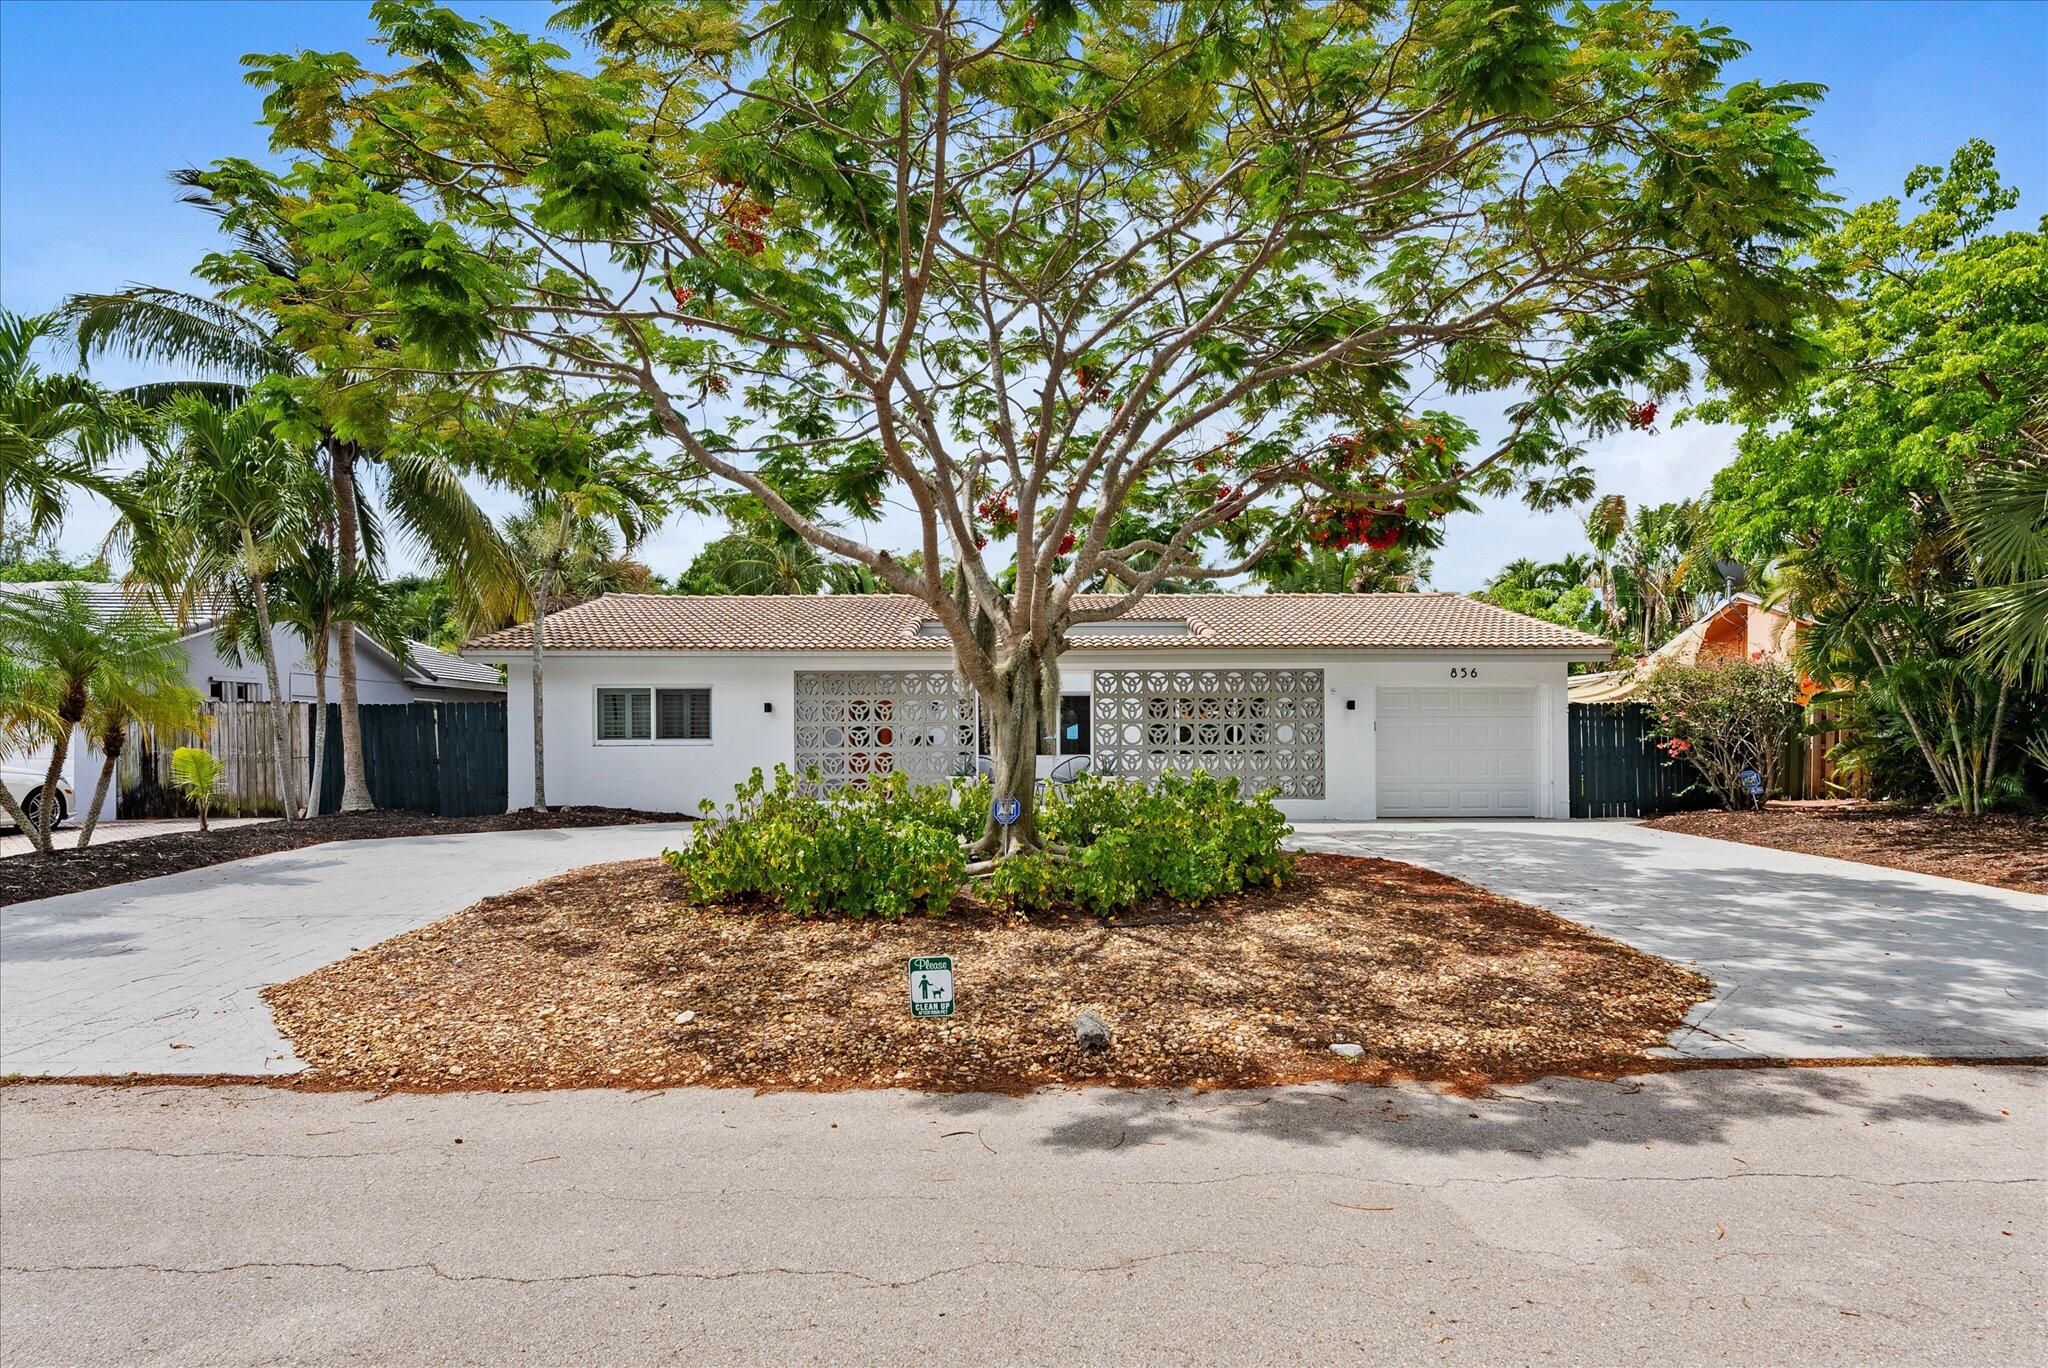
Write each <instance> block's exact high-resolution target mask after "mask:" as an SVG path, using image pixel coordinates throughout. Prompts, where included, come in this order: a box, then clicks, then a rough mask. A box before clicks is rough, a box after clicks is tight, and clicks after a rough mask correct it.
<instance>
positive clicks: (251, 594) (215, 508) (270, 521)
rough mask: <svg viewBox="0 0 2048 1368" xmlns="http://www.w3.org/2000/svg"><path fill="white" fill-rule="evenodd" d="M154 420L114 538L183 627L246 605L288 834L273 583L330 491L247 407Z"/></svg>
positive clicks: (195, 409)
mask: <svg viewBox="0 0 2048 1368" xmlns="http://www.w3.org/2000/svg"><path fill="white" fill-rule="evenodd" d="M162 413H163V430H162V433H161V435H160V437H159V439H158V440H157V443H156V446H157V449H156V451H155V452H153V454H152V455H151V458H150V461H149V464H148V465H147V466H146V467H145V468H144V469H143V470H142V471H141V472H139V473H138V475H137V476H136V480H135V487H136V490H137V493H138V495H139V497H140V498H141V499H142V500H143V501H144V504H145V512H144V515H143V516H142V517H141V518H139V519H134V520H131V521H130V522H128V523H126V524H124V525H123V526H122V528H121V529H120V533H121V535H122V536H123V537H124V538H125V539H126V541H127V542H128V544H129V547H130V552H131V556H132V560H133V574H134V576H135V577H136V578H138V579H140V580H142V581H144V582H146V583H149V584H152V585H155V586H157V588H159V589H160V590H161V591H162V592H163V593H164V595H165V596H166V597H167V599H168V600H169V601H170V602H171V604H172V605H173V607H174V615H175V616H176V617H177V618H178V619H179V620H184V619H185V618H186V617H188V616H189V615H190V614H192V613H193V612H194V611H195V610H198V609H201V608H213V607H225V606H226V605H229V604H232V603H234V602H237V601H239V602H243V603H246V604H247V605H248V610H249V613H250V615H251V617H252V618H253V620H254V637H255V641H256V645H257V646H258V648H259V652H260V657H261V659H262V661H263V672H264V678H265V681H266V685H267V693H266V697H267V699H268V707H267V708H266V712H267V714H268V716H269V719H270V736H271V761H272V766H273V768H274V769H275V771H276V780H277V792H278V794H279V797H280V800H281V801H282V802H283V804H284V820H285V821H286V822H287V823H289V822H290V821H291V820H292V811H293V806H294V804H293V795H294V794H295V793H296V792H297V789H298V786H297V784H296V783H295V782H294V781H293V780H292V777H291V742H290V738H289V736H288V734H287V729H286V725H285V717H286V711H287V706H288V705H287V702H286V700H285V696H284V691H283V689H282V688H281V687H280V684H281V681H280V679H279V676H278V669H277V642H276V630H275V628H276V622H275V619H274V617H273V615H272V613H271V611H270V577H271V576H272V575H273V574H274V573H276V571H277V569H278V567H279V566H280V565H284V564H287V563H290V562H293V561H297V560H303V559H304V558H305V557H306V556H307V555H308V552H309V548H310V546H311V545H312V544H313V543H314V540H315V538H316V537H317V535H318V530H317V529H318V526H319V523H320V520H321V516H322V513H323V510H324V509H325V507H326V502H327V497H328V487H327V484H326V482H325V481H324V480H322V479H321V477H320V475H319V472H318V471H317V470H316V469H315V468H314V466H313V465H312V463H311V462H309V461H308V460H306V459H305V453H304V452H303V451H302V450H300V449H299V448H298V447H296V446H294V445H293V444H292V443H291V442H289V441H287V440H286V439H285V438H284V437H283V436H281V435H280V434H279V432H278V430H277V428H276V427H275V426H274V425H273V424H272V423H271V422H270V420H269V417H268V415H267V414H266V413H265V412H264V411H263V410H261V409H259V408H257V407H256V406H254V405H250V404H244V405H242V406H241V407H239V408H234V409H223V408H220V407H218V406H217V405H215V404H214V403H213V402H212V401H210V400H208V399H206V398H204V397H201V396H199V395H194V394H186V395H179V396H176V397H174V398H172V399H171V400H169V401H168V402H167V403H166V404H165V405H164V407H163V409H162Z"/></svg>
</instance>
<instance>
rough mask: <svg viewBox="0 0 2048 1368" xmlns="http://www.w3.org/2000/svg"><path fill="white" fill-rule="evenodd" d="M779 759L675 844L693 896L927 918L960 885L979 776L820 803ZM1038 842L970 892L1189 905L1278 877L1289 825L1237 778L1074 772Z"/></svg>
mask: <svg viewBox="0 0 2048 1368" xmlns="http://www.w3.org/2000/svg"><path fill="white" fill-rule="evenodd" d="M811 787H812V786H811V785H809V784H807V783H806V782H805V781H803V780H800V779H799V778H798V777H797V776H795V775H792V774H791V773H790V772H789V771H788V770H787V769H786V768H784V767H782V766H777V767H776V770H775V774H774V777H773V779H772V780H771V779H769V778H768V777H767V776H764V775H763V774H762V772H761V771H759V770H756V771H755V772H754V775H753V777H752V778H751V779H750V780H748V782H747V783H745V784H743V785H741V786H740V789H739V792H738V794H737V796H736V798H735V800H734V802H732V803H731V804H728V805H727V806H726V807H725V808H723V809H718V810H714V809H713V808H712V806H711V805H710V804H708V803H707V804H706V805H705V810H706V813H707V817H706V820H705V821H704V822H702V823H700V824H699V825H698V826H697V828H696V829H695V831H694V833H693V839H692V841H691V842H690V844H689V845H687V846H684V847H682V848H680V849H677V850H671V851H668V852H667V853H666V854H665V855H664V857H663V858H665V859H666V860H667V861H668V862H669V864H670V865H671V866H672V867H673V868H674V869H675V870H676V871H677V873H678V874H680V875H681V876H682V877H683V880H684V883H685V886H686V887H687V888H688V890H689V892H690V894H691V896H693V897H698V898H703V899H705V900H707V901H711V902H740V903H746V902H761V903H766V904H770V905H774V906H780V907H783V908H786V909H787V910H789V911H791V912H794V913H797V914H798V915H801V916H817V915H821V914H827V913H830V914H834V915H839V916H851V917H870V916H873V917H883V918H888V919H894V918H898V917H902V916H906V915H908V914H910V913H913V912H923V913H925V914H927V915H931V916H936V915H938V914H939V913H942V912H944V911H945V910H946V908H947V907H948V906H949V905H951V903H952V902H953V900H954V899H955V898H956V897H958V896H960V895H961V894H962V893H964V892H966V891H967V890H968V889H969V887H970V883H969V879H968V874H967V858H966V854H965V846H966V842H968V841H969V840H971V839H973V838H974V837H975V836H978V835H979V834H980V833H981V829H982V824H983V821H984V819H985V815H986V813H987V811H988V805H989V799H990V793H991V790H990V788H989V785H988V782H987V781H986V780H979V781H974V782H964V783H960V784H958V785H955V786H952V787H948V786H945V785H917V784H913V783H911V782H910V780H909V778H908V777H907V776H905V775H902V774H893V775H890V776H888V777H886V778H884V779H880V780H878V781H876V782H875V783H873V784H871V785H869V786H868V787H867V788H864V789H842V790H840V791H838V792H837V793H834V794H832V795H831V796H829V797H818V796H816V795H815V794H814V793H812V792H811V791H810V789H811ZM1038 811H1039V821H1040V824H1041V832H1042V834H1044V835H1045V836H1046V837H1047V838H1048V839H1049V841H1050V843H1051V844H1049V845H1048V846H1047V848H1046V849H1044V850H1032V851H1027V852H1025V853H1022V854H1019V855H1015V856H1012V857H1011V858H1009V859H1005V860H1003V861H1001V862H999V863H998V864H996V865H995V867H994V869H993V870H992V871H990V872H989V873H988V874H987V876H986V878H985V879H983V880H982V881H981V882H980V883H979V884H978V885H975V887H976V889H977V891H978V892H980V893H981V895H982V896H984V897H986V898H987V899H988V900H989V901H991V902H994V903H997V904H999V905H1001V906H1005V907H1011V908H1015V909H1017V910H1019V911H1025V912H1034V911H1046V910H1050V909H1056V908H1079V909H1084V910H1087V911H1091V912H1096V913H1104V914H1106V913H1111V912H1116V911H1118V910H1120V909H1123V908H1127V907H1131V906H1133V905H1135V904H1137V903H1141V902H1145V901H1147V900H1150V899H1154V898H1166V899H1170V900H1172V901H1175V902H1187V903H1192V902H1201V901H1204V900H1206V899H1209V898H1214V897H1219V896H1221V895H1223V894H1226V893H1231V892H1235V891H1237V890H1239V889H1242V888H1270V887H1277V886H1278V885H1280V884H1281V883H1284V882H1285V881H1286V879H1287V878H1288V876H1289V875H1290V874H1291V872H1292V870H1293V863H1294V862H1293V856H1291V855H1290V854H1288V853H1287V852H1286V851H1285V850H1283V849H1282V848H1281V844H1280V843H1281V840H1282V838H1284V837H1285V836H1286V835H1287V834H1288V832H1290V831H1291V830H1292V828H1291V827H1289V826H1288V825H1287V823H1286V820H1285V819H1284V818H1282V817H1281V815H1280V813H1279V811H1278V809H1276V808H1275V807H1274V806H1273V803H1272V795H1271V794H1261V795H1259V796H1258V797H1256V798H1253V799H1249V800H1247V799H1245V798H1244V797H1242V796H1241V795H1240V794H1239V792H1238V785H1237V781H1236V780H1235V779H1212V778H1210V777H1209V776H1207V775H1201V774H1198V775H1195V776H1193V777H1191V778H1184V777H1181V776H1177V775H1169V776H1167V777H1166V778H1164V779H1162V780H1161V781H1160V782H1159V783H1158V784H1157V785H1156V786H1152V787H1147V786H1145V785H1142V784H1135V783H1131V782H1128V781H1124V780H1115V779H1098V778H1093V777H1089V778H1083V779H1081V780H1078V781H1076V782H1075V783H1073V784H1069V785H1066V786H1064V787H1062V788H1059V789H1057V790H1056V791H1055V792H1054V793H1053V795H1052V796H1051V797H1049V798H1048V799H1046V800H1045V801H1044V802H1043V803H1042V804H1041V805H1040V807H1039V810H1038Z"/></svg>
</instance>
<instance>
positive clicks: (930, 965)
mask: <svg viewBox="0 0 2048 1368" xmlns="http://www.w3.org/2000/svg"><path fill="white" fill-rule="evenodd" d="M910 1014H911V1015H912V1016H920V1017H949V1016H951V1015H953V958H952V956H950V955H925V956H922V957H920V958H918V959H914V960H912V961H911V962H910Z"/></svg>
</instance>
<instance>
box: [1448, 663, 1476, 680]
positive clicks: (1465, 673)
mask: <svg viewBox="0 0 2048 1368" xmlns="http://www.w3.org/2000/svg"><path fill="white" fill-rule="evenodd" d="M1451 678H1453V679H1477V678H1479V667H1478V666H1477V665H1453V666H1451Z"/></svg>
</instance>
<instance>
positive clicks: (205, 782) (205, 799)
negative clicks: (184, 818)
mask: <svg viewBox="0 0 2048 1368" xmlns="http://www.w3.org/2000/svg"><path fill="white" fill-rule="evenodd" d="M220 775H221V758H220V757H219V756H218V755H215V754H214V753H213V752H212V751H210V750H206V749H204V748H203V747H200V746H180V747H178V748H177V749H176V750H174V751H172V752H171V783H172V784H174V785H175V786H176V787H177V790H178V792H180V793H182V794H184V795H185V797H186V798H187V799H189V800H190V801H191V803H192V806H193V807H194V808H195V809H196V810H197V811H198V813H199V834H200V835H202V836H203V835H205V834H206V815H207V813H208V812H210V811H212V809H213V800H214V799H215V797H217V796H218V794H219V791H220Z"/></svg>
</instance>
